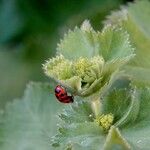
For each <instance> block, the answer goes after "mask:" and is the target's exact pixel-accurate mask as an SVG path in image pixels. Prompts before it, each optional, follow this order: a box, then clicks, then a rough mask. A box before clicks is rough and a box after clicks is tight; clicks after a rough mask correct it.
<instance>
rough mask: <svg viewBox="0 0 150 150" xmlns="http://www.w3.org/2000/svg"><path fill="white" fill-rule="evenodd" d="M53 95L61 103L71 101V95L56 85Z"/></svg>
mask: <svg viewBox="0 0 150 150" xmlns="http://www.w3.org/2000/svg"><path fill="white" fill-rule="evenodd" d="M55 96H56V98H57V99H58V100H59V101H60V102H61V103H73V101H74V100H73V96H68V94H67V91H66V90H65V89H64V88H63V87H62V86H61V85H57V86H56V88H55Z"/></svg>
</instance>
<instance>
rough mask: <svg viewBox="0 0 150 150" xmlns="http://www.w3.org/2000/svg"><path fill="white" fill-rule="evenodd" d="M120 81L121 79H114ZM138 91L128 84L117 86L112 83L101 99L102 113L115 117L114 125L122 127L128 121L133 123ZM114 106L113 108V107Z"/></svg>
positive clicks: (136, 112)
mask: <svg viewBox="0 0 150 150" xmlns="http://www.w3.org/2000/svg"><path fill="white" fill-rule="evenodd" d="M117 82H122V81H119V80H118V81H116V83H117ZM139 96H140V92H139V91H138V90H137V89H136V88H133V89H132V87H131V86H129V85H127V86H125V87H117V85H115V84H114V85H113V86H111V87H110V89H108V91H107V93H106V94H105V95H104V96H103V100H102V105H103V107H102V113H104V114H108V113H112V114H113V115H114V117H115V121H114V123H115V126H118V127H122V126H125V125H126V124H128V123H133V122H134V121H135V120H136V119H137V117H138V113H139V107H140V102H139ZM114 108H115V109H114Z"/></svg>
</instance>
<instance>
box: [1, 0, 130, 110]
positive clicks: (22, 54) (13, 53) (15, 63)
mask: <svg viewBox="0 0 150 150" xmlns="http://www.w3.org/2000/svg"><path fill="white" fill-rule="evenodd" d="M129 1H132V0H89V1H87V0H74V1H73V0H1V1H0V80H1V81H0V108H3V107H4V106H5V103H6V102H7V101H10V100H12V99H14V98H16V97H20V96H21V95H22V94H23V90H24V88H25V86H26V84H27V83H28V82H29V81H48V78H47V77H45V75H44V73H43V71H42V63H44V62H45V60H46V59H47V58H49V57H52V56H54V55H55V52H56V51H55V50H56V45H57V43H58V42H59V39H60V38H62V37H63V34H64V33H66V32H67V30H68V29H73V28H74V26H76V25H78V26H79V25H80V24H81V23H82V22H83V21H84V20H85V19H89V20H90V21H91V23H92V25H93V27H94V28H95V29H96V30H99V29H101V28H102V20H104V19H105V17H106V16H107V15H109V14H110V12H111V11H112V10H117V9H119V8H120V6H121V5H124V4H126V3H127V2H129Z"/></svg>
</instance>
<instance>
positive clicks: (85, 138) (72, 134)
mask: <svg viewBox="0 0 150 150" xmlns="http://www.w3.org/2000/svg"><path fill="white" fill-rule="evenodd" d="M59 117H60V118H61V119H62V121H63V122H61V124H60V127H59V133H58V134H57V135H56V136H55V137H53V138H52V144H53V146H54V147H57V146H59V147H60V149H67V147H68V146H70V149H75V147H76V146H77V145H78V148H79V149H81V150H82V149H88V150H98V149H99V148H100V147H102V145H103V143H104V140H105V134H104V133H103V132H102V129H101V128H100V127H99V126H98V125H97V124H96V123H95V122H94V114H93V112H92V109H91V106H90V103H89V102H88V101H84V100H82V101H81V100H80V99H78V100H77V99H75V103H73V104H72V105H71V107H70V106H68V107H67V108H66V109H65V110H64V112H63V113H62V114H60V115H59Z"/></svg>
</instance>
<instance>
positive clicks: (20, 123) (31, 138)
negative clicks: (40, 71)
mask: <svg viewBox="0 0 150 150" xmlns="http://www.w3.org/2000/svg"><path fill="white" fill-rule="evenodd" d="M53 93H54V91H53V84H41V83H30V84H29V85H28V86H27V89H26V90H25V93H24V96H23V98H22V99H21V100H14V101H13V102H12V103H8V104H7V106H6V109H5V113H4V114H2V115H1V121H0V132H1V136H0V149H1V150H12V149H15V150H21V149H22V150H23V149H37V150H41V149H43V150H49V149H50V142H49V141H50V137H51V136H52V135H53V134H54V133H55V132H56V124H57V120H56V117H55V115H56V112H57V111H59V109H60V108H61V107H60V105H59V104H57V103H56V100H55V97H54V94H53ZM54 114H55V115H54Z"/></svg>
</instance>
